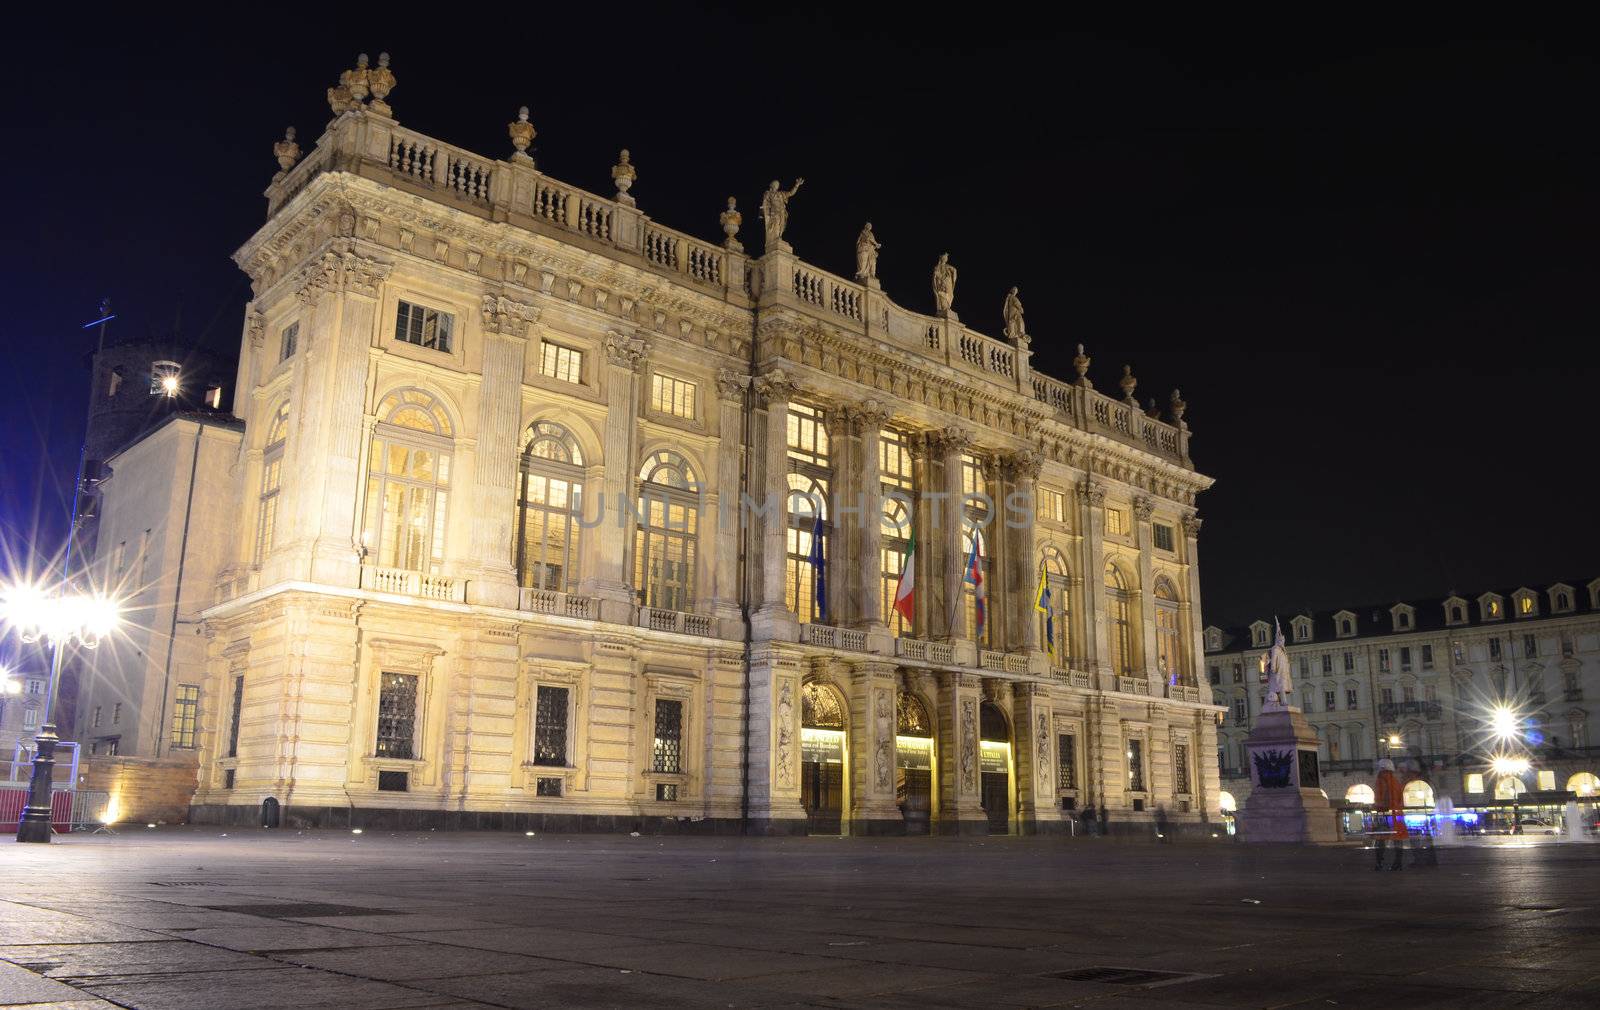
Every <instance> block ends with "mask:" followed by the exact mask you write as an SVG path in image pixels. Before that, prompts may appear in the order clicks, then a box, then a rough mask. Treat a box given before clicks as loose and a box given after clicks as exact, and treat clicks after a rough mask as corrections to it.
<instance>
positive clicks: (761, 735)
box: [748, 642, 806, 835]
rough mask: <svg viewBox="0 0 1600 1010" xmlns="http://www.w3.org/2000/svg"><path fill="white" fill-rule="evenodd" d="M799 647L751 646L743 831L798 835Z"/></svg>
mask: <svg viewBox="0 0 1600 1010" xmlns="http://www.w3.org/2000/svg"><path fill="white" fill-rule="evenodd" d="M800 657H801V653H800V650H799V649H798V648H796V647H794V646H790V645H786V644H780V643H776V642H768V643H764V644H761V645H758V646H756V647H754V648H753V649H752V652H751V657H750V670H749V673H748V677H749V678H750V683H749V691H748V694H749V707H750V711H749V716H748V718H749V725H750V730H749V751H748V764H749V789H750V791H749V797H748V803H749V811H748V812H749V830H750V832H751V833H752V834H789V835H798V834H804V833H805V830H806V814H805V808H804V807H802V806H801V804H800V677H801V665H800Z"/></svg>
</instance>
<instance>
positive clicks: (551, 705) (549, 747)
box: [533, 685, 568, 796]
mask: <svg viewBox="0 0 1600 1010" xmlns="http://www.w3.org/2000/svg"><path fill="white" fill-rule="evenodd" d="M567 696H568V691H567V689H566V688H564V687H546V686H544V685H540V687H539V697H538V701H537V702H536V703H535V705H534V715H533V763H534V764H536V765H552V766H554V767H557V768H564V767H566V764H567ZM539 781H540V783H541V785H540V789H541V790H542V789H543V788H544V786H543V783H544V782H545V781H554V782H556V783H557V791H556V792H554V793H545V792H542V791H541V792H540V793H539V795H540V796H560V795H561V793H560V781H561V780H560V779H553V780H545V779H540V780H539Z"/></svg>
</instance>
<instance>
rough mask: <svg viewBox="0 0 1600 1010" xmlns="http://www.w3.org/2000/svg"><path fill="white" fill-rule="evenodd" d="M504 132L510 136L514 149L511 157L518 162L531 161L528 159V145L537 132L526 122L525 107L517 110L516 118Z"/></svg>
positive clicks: (526, 113) (526, 112)
mask: <svg viewBox="0 0 1600 1010" xmlns="http://www.w3.org/2000/svg"><path fill="white" fill-rule="evenodd" d="M506 132H507V133H509V134H510V135H511V146H512V147H514V148H516V152H515V153H513V154H512V155H511V157H512V158H514V159H516V160H518V161H532V160H533V159H532V158H530V157H528V145H529V144H531V143H533V137H534V134H535V133H537V132H538V131H537V130H535V129H534V128H533V124H532V123H530V122H528V107H527V106H526V105H524V106H523V107H522V108H520V109H518V110H517V118H516V120H515V121H514V122H512V123H510V124H509V125H507V126H506Z"/></svg>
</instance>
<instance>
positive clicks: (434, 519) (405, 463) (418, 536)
mask: <svg viewBox="0 0 1600 1010" xmlns="http://www.w3.org/2000/svg"><path fill="white" fill-rule="evenodd" d="M454 434H455V432H454V429H453V427H452V426H451V423H450V415H449V414H448V413H447V412H446V411H445V409H444V404H442V403H440V402H439V400H438V398H437V397H435V396H434V395H433V394H431V393H428V392H426V391H424V390H421V389H399V390H396V391H394V392H392V393H390V394H389V395H388V396H386V397H384V398H383V402H381V403H380V404H379V405H378V423H377V426H376V427H375V429H374V430H373V434H372V452H371V454H370V455H369V459H368V467H367V508H366V525H365V528H364V531H363V534H362V539H363V541H364V543H365V545H366V546H367V548H368V549H369V550H371V551H372V552H373V556H374V557H375V558H376V560H377V563H378V564H379V565H381V566H383V567H385V568H403V569H407V570H410V571H418V572H421V571H426V572H432V573H434V574H437V573H438V572H439V569H440V568H441V567H442V566H443V564H444V530H445V513H446V507H447V506H448V504H449V498H450V492H449V488H450V455H451V450H452V449H453V447H454V443H453V442H452V436H453V435H454Z"/></svg>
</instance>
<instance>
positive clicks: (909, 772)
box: [894, 691, 933, 835]
mask: <svg viewBox="0 0 1600 1010" xmlns="http://www.w3.org/2000/svg"><path fill="white" fill-rule="evenodd" d="M894 732H895V737H894V745H895V747H894V749H895V761H894V800H895V803H896V804H898V805H899V807H900V814H901V816H902V817H904V818H905V821H906V834H908V835H926V834H928V833H929V831H930V830H931V824H932V821H933V720H932V719H931V718H929V716H928V709H927V706H925V705H923V704H922V701H921V700H920V699H918V698H917V696H916V695H914V694H907V693H906V692H905V691H901V692H900V696H899V698H898V700H897V702H896V705H895V731H894Z"/></svg>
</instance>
